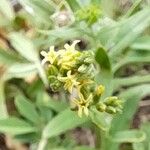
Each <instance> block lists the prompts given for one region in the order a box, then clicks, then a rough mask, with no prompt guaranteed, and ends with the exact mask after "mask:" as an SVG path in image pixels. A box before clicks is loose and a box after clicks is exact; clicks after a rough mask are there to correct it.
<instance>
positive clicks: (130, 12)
mask: <svg viewBox="0 0 150 150" xmlns="http://www.w3.org/2000/svg"><path fill="white" fill-rule="evenodd" d="M141 2H142V0H135V2H134V3H133V5H132V6H131V8H130V9H129V10H128V12H127V13H126V14H125V16H124V17H123V18H127V17H129V16H131V15H132V14H133V13H134V12H135V10H136V9H138V7H139V5H140V4H141Z"/></svg>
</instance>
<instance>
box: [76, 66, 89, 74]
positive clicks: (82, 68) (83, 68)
mask: <svg viewBox="0 0 150 150" xmlns="http://www.w3.org/2000/svg"><path fill="white" fill-rule="evenodd" d="M86 70H87V66H86V65H84V64H83V65H81V66H80V67H79V68H78V71H79V72H80V73H86Z"/></svg>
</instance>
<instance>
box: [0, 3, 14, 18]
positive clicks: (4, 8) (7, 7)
mask: <svg viewBox="0 0 150 150" xmlns="http://www.w3.org/2000/svg"><path fill="white" fill-rule="evenodd" d="M0 11H1V12H2V13H3V14H4V15H5V16H6V17H7V18H8V19H10V20H11V19H13V18H14V17H15V14H14V11H13V8H12V7H11V4H10V1H9V0H1V2H0Z"/></svg>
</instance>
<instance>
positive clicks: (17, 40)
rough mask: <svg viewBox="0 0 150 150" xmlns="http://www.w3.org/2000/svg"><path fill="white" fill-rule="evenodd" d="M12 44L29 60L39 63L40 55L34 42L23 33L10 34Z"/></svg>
mask: <svg viewBox="0 0 150 150" xmlns="http://www.w3.org/2000/svg"><path fill="white" fill-rule="evenodd" d="M9 37H10V42H11V44H12V45H13V47H14V48H15V49H16V50H17V51H18V52H19V53H20V54H21V55H22V56H23V57H25V58H26V59H27V60H29V61H33V62H35V61H38V60H39V58H38V53H37V51H36V49H35V47H34V45H33V44H32V42H31V41H30V40H29V39H28V38H27V37H26V36H24V35H23V34H21V33H16V32H14V33H10V35H9Z"/></svg>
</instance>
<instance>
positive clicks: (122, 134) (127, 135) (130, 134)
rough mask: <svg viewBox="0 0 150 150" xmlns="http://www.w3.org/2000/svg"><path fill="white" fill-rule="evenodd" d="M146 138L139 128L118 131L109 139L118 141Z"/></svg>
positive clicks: (139, 140) (131, 141)
mask: <svg viewBox="0 0 150 150" xmlns="http://www.w3.org/2000/svg"><path fill="white" fill-rule="evenodd" d="M145 138H146V136H145V133H144V132H143V131H140V130H126V131H119V132H117V133H115V134H114V135H113V137H111V140H112V141H114V142H118V143H133V142H134V143H135V142H142V141H144V140H145Z"/></svg>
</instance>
